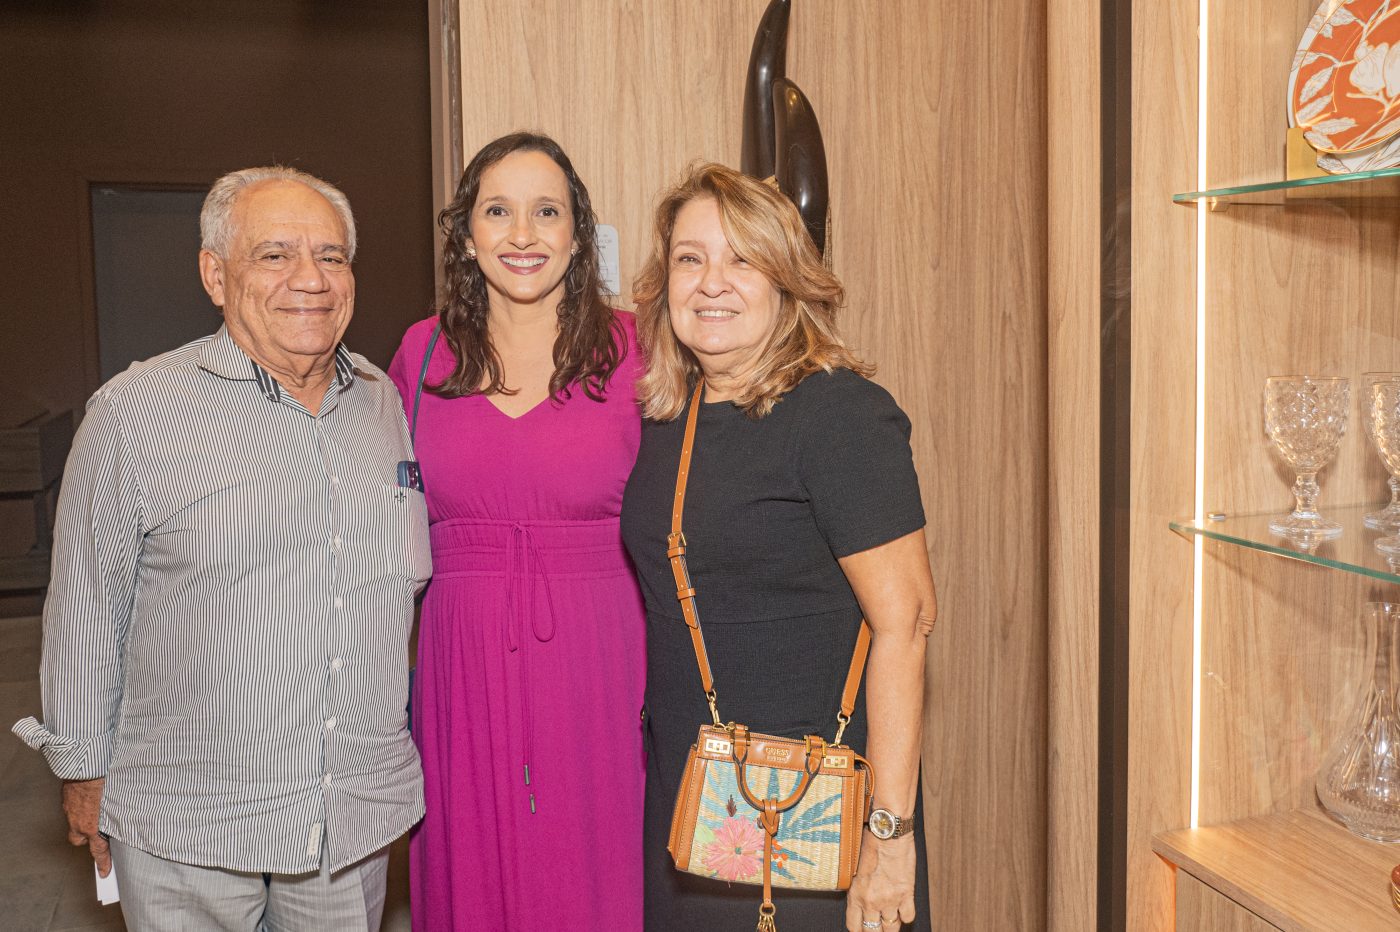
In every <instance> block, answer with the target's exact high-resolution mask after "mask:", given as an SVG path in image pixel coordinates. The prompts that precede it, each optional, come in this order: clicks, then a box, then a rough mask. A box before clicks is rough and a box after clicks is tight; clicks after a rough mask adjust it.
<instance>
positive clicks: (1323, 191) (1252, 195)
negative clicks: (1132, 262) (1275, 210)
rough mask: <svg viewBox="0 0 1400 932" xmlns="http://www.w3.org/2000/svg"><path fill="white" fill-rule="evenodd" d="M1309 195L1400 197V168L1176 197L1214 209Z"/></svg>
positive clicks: (1337, 198)
mask: <svg viewBox="0 0 1400 932" xmlns="http://www.w3.org/2000/svg"><path fill="white" fill-rule="evenodd" d="M1305 198H1314V199H1316V198H1323V199H1326V200H1333V201H1342V200H1356V199H1375V200H1384V199H1400V168H1378V169H1376V170H1375V171H1369V172H1352V173H1351V174H1346V175H1322V176H1321V177H1318V178H1299V179H1296V180H1294V181H1269V182H1265V183H1263V184H1243V185H1235V186H1233V187H1228V188H1212V189H1211V190H1209V191H1187V192H1185V193H1183V194H1173V195H1172V200H1173V201H1175V202H1176V203H1178V204H1194V203H1196V202H1197V201H1207V202H1209V203H1210V206H1211V207H1212V208H1216V207H1223V206H1225V205H1227V204H1286V203H1288V202H1289V201H1293V200H1302V199H1305Z"/></svg>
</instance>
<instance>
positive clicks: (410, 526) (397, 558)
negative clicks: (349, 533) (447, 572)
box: [352, 484, 433, 588]
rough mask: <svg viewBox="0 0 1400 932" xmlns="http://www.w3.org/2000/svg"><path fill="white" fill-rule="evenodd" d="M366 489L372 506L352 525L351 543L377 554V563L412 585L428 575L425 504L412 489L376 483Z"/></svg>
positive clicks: (416, 584) (430, 570)
mask: <svg viewBox="0 0 1400 932" xmlns="http://www.w3.org/2000/svg"><path fill="white" fill-rule="evenodd" d="M368 491H369V498H370V501H371V502H373V506H372V507H369V508H366V509H365V511H364V514H363V519H364V520H363V522H360V523H359V526H358V527H356V528H355V531H356V534H355V538H356V539H355V540H354V541H352V543H354V544H358V545H360V546H363V547H365V548H366V549H368V550H369V551H371V552H374V553H376V554H377V556H378V561H377V562H378V563H379V565H380V566H383V567H384V568H385V570H386V571H387V572H389V573H391V574H393V575H397V576H400V577H401V578H402V579H403V580H404V581H406V582H408V583H410V584H412V585H413V586H414V588H417V587H419V586H421V585H422V584H423V583H425V582H427V581H428V577H429V576H431V575H432V572H433V565H432V558H431V556H430V555H429V550H428V504H427V500H426V499H425V498H424V497H423V493H422V492H419V491H417V490H416V489H408V488H401V487H399V486H395V485H381V484H376V485H375V486H374V487H373V488H371V489H370V490H368Z"/></svg>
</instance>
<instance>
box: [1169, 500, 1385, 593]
mask: <svg viewBox="0 0 1400 932" xmlns="http://www.w3.org/2000/svg"><path fill="white" fill-rule="evenodd" d="M1382 507H1383V504H1372V505H1352V506H1349V507H1335V506H1333V507H1326V506H1324V507H1322V508H1320V509H1319V510H1320V511H1321V512H1322V515H1323V517H1325V518H1328V519H1329V520H1332V521H1336V522H1338V523H1340V524H1341V525H1342V527H1343V528H1344V530H1343V531H1342V536H1341V537H1339V538H1337V539H1336V540H1329V541H1323V542H1321V543H1318V544H1316V545H1314V546H1313V547H1312V548H1311V549H1310V550H1305V549H1304V548H1303V547H1302V546H1301V545H1299V544H1296V543H1293V542H1292V541H1290V540H1289V539H1288V538H1286V537H1280V536H1278V535H1277V534H1275V533H1273V532H1272V531H1270V530H1269V522H1270V521H1272V520H1273V519H1274V518H1276V517H1278V515H1280V514H1284V513H1285V510H1284V509H1280V510H1279V511H1278V512H1270V513H1268V514H1257V515H1229V516H1217V517H1214V518H1211V517H1208V518H1206V519H1205V520H1204V521H1193V520H1191V519H1189V518H1185V519H1181V520H1179V521H1172V522H1171V529H1172V530H1173V531H1176V532H1177V533H1178V534H1180V535H1181V536H1183V537H1188V538H1189V537H1193V536H1197V535H1199V536H1202V537H1208V538H1210V539H1212V540H1219V541H1224V542H1225V543H1227V544H1234V545H1236V546H1239V547H1249V548H1250V549H1252V550H1262V551H1264V552H1265V553H1273V554H1277V555H1279V556H1281V557H1291V558H1293V559H1295V560H1306V561H1307V562H1309V563H1316V564H1317V565H1319V566H1330V567H1332V568H1333V569H1339V570H1343V571H1345V572H1348V573H1359V574H1360V575H1362V576H1370V577H1372V578H1374V579H1381V580H1384V581H1386V582H1393V583H1400V562H1395V563H1391V562H1389V561H1387V559H1386V557H1385V554H1383V553H1381V552H1380V551H1378V550H1377V549H1376V548H1375V542H1376V539H1377V538H1378V537H1382V536H1384V535H1382V534H1381V533H1380V532H1379V531H1373V530H1371V529H1370V528H1368V527H1366V525H1365V524H1363V523H1362V518H1364V517H1365V516H1366V515H1367V514H1368V513H1369V512H1372V511H1377V510H1379V509H1380V508H1382Z"/></svg>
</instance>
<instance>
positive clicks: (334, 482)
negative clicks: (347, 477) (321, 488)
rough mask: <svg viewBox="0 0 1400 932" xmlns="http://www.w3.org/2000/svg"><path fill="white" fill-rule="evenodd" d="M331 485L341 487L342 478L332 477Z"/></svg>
mask: <svg viewBox="0 0 1400 932" xmlns="http://www.w3.org/2000/svg"><path fill="white" fill-rule="evenodd" d="M331 485H340V477H339V476H331Z"/></svg>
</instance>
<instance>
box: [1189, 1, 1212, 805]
mask: <svg viewBox="0 0 1400 932" xmlns="http://www.w3.org/2000/svg"><path fill="white" fill-rule="evenodd" d="M1199 3H1200V6H1199V10H1198V12H1197V17H1198V19H1199V22H1198V23H1197V29H1196V37H1197V38H1196V42H1197V48H1196V67H1197V74H1196V190H1197V191H1204V190H1206V184H1207V182H1206V165H1207V162H1206V154H1207V148H1206V141H1207V140H1206V136H1207V130H1208V129H1209V119H1208V116H1207V114H1208V99H1207V98H1208V95H1207V88H1208V80H1207V77H1208V74H1209V70H1208V66H1209V60H1208V56H1207V52H1208V49H1209V33H1210V0H1199ZM1209 213H1210V203H1209V202H1208V201H1205V200H1199V201H1197V202H1196V488H1195V504H1194V515H1193V516H1194V517H1195V519H1196V523H1197V525H1199V524H1200V523H1201V522H1203V521H1204V520H1205V500H1206V215H1207V214H1209ZM1204 546H1205V541H1204V539H1203V538H1202V537H1201V536H1200V535H1199V534H1197V535H1196V536H1195V537H1194V538H1193V544H1192V553H1191V823H1190V825H1191V828H1196V827H1197V826H1198V825H1199V824H1200V809H1201V579H1202V575H1203V567H1204V563H1205V550H1204Z"/></svg>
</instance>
